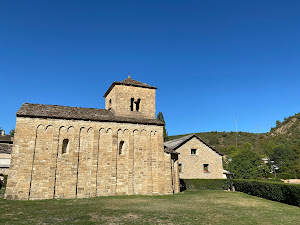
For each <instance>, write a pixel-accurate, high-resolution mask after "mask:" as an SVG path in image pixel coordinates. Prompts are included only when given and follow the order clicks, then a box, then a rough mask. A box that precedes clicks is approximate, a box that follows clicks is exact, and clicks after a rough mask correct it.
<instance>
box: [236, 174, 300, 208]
mask: <svg viewBox="0 0 300 225" xmlns="http://www.w3.org/2000/svg"><path fill="white" fill-rule="evenodd" d="M233 183H234V187H235V190H236V191H240V192H244V193H246V194H250V195H254V196H258V197H261V198H265V199H269V200H273V201H277V202H283V203H286V204H289V205H295V206H299V207H300V185H299V184H284V183H278V182H269V181H258V180H233Z"/></svg>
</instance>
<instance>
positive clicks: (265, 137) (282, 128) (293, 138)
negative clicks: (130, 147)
mask: <svg viewBox="0 0 300 225" xmlns="http://www.w3.org/2000/svg"><path fill="white" fill-rule="evenodd" d="M196 134H197V135H198V136H199V137H200V138H201V139H202V140H203V141H205V142H206V143H208V144H209V145H211V146H212V147H213V148H215V149H216V150H218V151H220V152H221V153H223V154H227V153H228V148H229V147H230V146H236V145H237V147H240V148H241V147H243V146H244V144H245V143H246V142H249V143H251V144H252V145H253V147H252V148H253V150H254V151H255V152H257V153H259V154H260V155H262V156H264V155H267V154H268V145H270V143H275V144H276V145H280V144H283V145H285V146H286V147H293V148H300V113H297V114H295V115H294V116H289V117H287V118H284V120H283V121H282V122H280V121H279V120H277V121H276V127H273V128H271V130H270V132H267V133H259V134H258V133H249V132H237V133H236V132H233V131H231V132H225V131H223V132H217V131H211V132H200V133H196ZM184 135H187V134H182V135H174V136H169V139H170V140H173V139H175V138H178V137H182V136H184Z"/></svg>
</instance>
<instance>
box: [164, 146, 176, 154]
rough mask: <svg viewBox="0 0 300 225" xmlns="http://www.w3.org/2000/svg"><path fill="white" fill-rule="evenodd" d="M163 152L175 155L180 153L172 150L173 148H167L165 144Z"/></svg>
mask: <svg viewBox="0 0 300 225" xmlns="http://www.w3.org/2000/svg"><path fill="white" fill-rule="evenodd" d="M164 152H165V153H168V154H176V155H179V154H180V153H179V152H176V151H174V150H173V149H171V148H168V147H166V146H164Z"/></svg>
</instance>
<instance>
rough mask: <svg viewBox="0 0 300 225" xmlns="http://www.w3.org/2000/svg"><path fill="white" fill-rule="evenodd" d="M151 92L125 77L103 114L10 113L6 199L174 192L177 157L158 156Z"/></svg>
mask: <svg viewBox="0 0 300 225" xmlns="http://www.w3.org/2000/svg"><path fill="white" fill-rule="evenodd" d="M156 89H157V88H156V87H153V86H150V85H148V84H145V83H142V82H139V81H136V80H133V79H131V78H130V77H128V78H127V79H125V80H123V81H121V82H114V83H113V84H112V85H111V86H110V88H109V89H108V90H107V92H106V93H105V94H104V98H105V109H96V108H78V107H67V106H58V105H43V104H29V103H24V104H23V105H22V107H21V108H20V109H19V110H18V112H17V114H16V115H17V120H16V128H15V137H14V145H13V148H12V156H11V165H10V171H9V176H8V182H7V188H6V198H7V199H23V200H25V199H28V200H34V199H56V198H89V197H95V196H108V195H163V194H172V193H177V192H179V175H178V161H177V159H178V157H177V153H176V152H174V151H172V150H171V149H164V144H163V126H164V123H162V122H161V121H158V120H156V119H155V98H156Z"/></svg>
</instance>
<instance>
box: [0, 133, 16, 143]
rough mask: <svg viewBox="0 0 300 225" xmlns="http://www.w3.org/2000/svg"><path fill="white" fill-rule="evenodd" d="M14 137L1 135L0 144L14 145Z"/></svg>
mask: <svg viewBox="0 0 300 225" xmlns="http://www.w3.org/2000/svg"><path fill="white" fill-rule="evenodd" d="M13 139H14V136H13V135H3V136H1V135H0V143H9V144H12V143H13Z"/></svg>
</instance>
